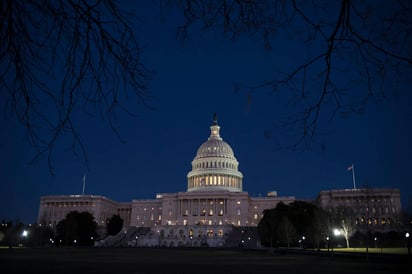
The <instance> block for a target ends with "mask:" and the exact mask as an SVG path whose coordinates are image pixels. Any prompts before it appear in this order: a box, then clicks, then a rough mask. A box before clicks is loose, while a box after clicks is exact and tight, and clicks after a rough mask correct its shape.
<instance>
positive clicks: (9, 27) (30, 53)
mask: <svg viewBox="0 0 412 274" xmlns="http://www.w3.org/2000/svg"><path fill="white" fill-rule="evenodd" d="M129 19H132V15H131V14H128V13H125V12H124V11H121V10H119V8H118V7H117V5H116V4H115V3H114V2H113V1H110V0H107V1H100V0H95V1H87V0H69V1H64V0H59V1H46V0H44V1H41V0H37V1H36V0H5V1H1V3H0V39H1V41H2V43H1V44H0V96H2V97H4V98H5V99H6V100H4V102H5V103H4V107H5V115H6V116H8V115H16V117H17V118H18V120H19V121H20V123H22V124H23V125H24V126H25V128H26V135H27V138H28V140H29V142H30V143H31V144H32V145H33V146H34V147H35V148H36V149H37V153H36V155H35V157H34V158H33V160H36V159H38V158H39V157H41V156H42V155H44V154H46V155H47V158H48V163H49V168H50V171H51V172H52V173H53V165H52V156H53V149H54V148H55V146H56V142H57V141H58V140H59V139H60V137H61V136H63V135H69V136H70V138H71V139H72V145H71V149H72V150H73V152H75V153H76V152H77V150H78V149H79V150H80V154H81V156H82V158H83V160H84V161H85V163H86V164H87V157H86V150H85V147H84V145H83V143H82V139H81V137H80V134H79V132H78V131H77V127H76V121H75V119H74V116H73V113H75V112H76V111H78V110H83V111H84V112H85V113H88V114H91V113H94V112H95V110H96V109H97V110H98V111H99V112H100V114H101V115H102V117H105V119H106V120H107V121H108V123H109V126H110V127H111V129H112V130H113V131H114V132H115V133H116V134H117V135H119V133H118V128H117V125H116V119H115V117H116V114H117V113H118V112H119V111H126V112H128V113H133V111H130V110H129V106H128V105H124V104H122V102H130V101H133V100H134V101H135V102H137V103H140V104H145V103H146V100H147V98H148V96H149V94H148V93H147V91H146V84H147V81H148V80H149V73H148V70H147V69H146V68H145V66H144V65H143V64H142V62H141V57H140V47H139V43H138V41H137V38H136V36H135V34H134V31H133V24H132V23H131V21H130V20H129ZM125 98H126V99H127V100H123V99H125Z"/></svg>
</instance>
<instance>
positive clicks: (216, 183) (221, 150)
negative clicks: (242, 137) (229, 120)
mask: <svg viewBox="0 0 412 274" xmlns="http://www.w3.org/2000/svg"><path fill="white" fill-rule="evenodd" d="M219 131H220V126H219V125H218V124H217V120H216V116H215V118H214V121H213V124H212V126H211V127H210V137H209V138H208V139H207V141H206V142H204V143H203V144H202V145H201V146H200V147H199V149H198V150H197V153H196V156H195V158H194V159H193V161H192V171H190V172H189V173H188V174H187V178H188V191H197V190H219V189H222V190H229V191H242V178H243V175H242V173H240V172H239V171H238V165H239V162H238V161H237V159H236V157H235V155H234V153H233V150H232V148H231V147H230V145H229V144H228V143H226V142H225V141H223V139H222V138H221V137H220V133H219Z"/></svg>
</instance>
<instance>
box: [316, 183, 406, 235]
mask: <svg viewBox="0 0 412 274" xmlns="http://www.w3.org/2000/svg"><path fill="white" fill-rule="evenodd" d="M400 196H401V195H400V191H399V189H395V188H360V189H359V188H358V189H336V190H324V191H321V192H320V193H319V195H318V197H317V199H316V203H317V205H318V206H319V207H321V208H323V209H325V210H328V211H332V210H333V209H336V208H345V207H348V208H351V209H352V210H353V213H354V216H353V217H354V223H355V224H356V225H357V229H358V230H366V229H370V230H376V231H389V230H396V228H398V227H399V226H400V224H401V218H400V217H401V200H400Z"/></svg>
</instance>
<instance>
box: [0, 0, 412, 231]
mask: <svg viewBox="0 0 412 274" xmlns="http://www.w3.org/2000/svg"><path fill="white" fill-rule="evenodd" d="M148 2H149V3H151V1H148ZM131 9H135V7H131ZM136 13H137V15H138V17H139V18H140V19H141V21H140V23H139V24H138V28H137V29H136V31H137V34H138V37H139V39H140V44H141V45H142V57H143V61H144V63H145V65H146V66H147V67H148V68H149V69H151V70H152V75H151V77H152V79H151V81H150V83H149V86H148V91H149V92H150V94H151V96H152V97H151V98H150V99H149V100H148V101H147V103H148V105H149V107H145V106H143V105H136V109H135V112H136V113H137V114H138V115H137V117H132V116H128V115H127V114H122V115H119V116H118V125H119V133H120V136H121V138H122V140H119V138H118V137H117V136H116V135H115V134H114V133H113V132H112V131H111V129H110V127H109V126H108V124H107V122H106V121H104V120H103V119H101V117H100V116H99V115H96V116H95V117H91V116H87V115H82V114H81V113H79V114H78V117H77V119H76V121H75V122H76V126H77V127H78V129H79V132H80V134H81V138H82V141H83V143H84V145H85V147H86V150H87V157H88V168H86V167H85V165H84V161H83V160H82V158H81V156H80V155H78V156H76V155H74V154H73V152H72V151H71V150H70V149H68V147H69V146H70V139H69V138H68V137H67V138H66V137H62V138H61V139H60V140H59V143H58V146H57V147H56V149H55V151H54V153H53V158H52V160H53V165H54V171H55V175H54V176H52V175H51V174H50V171H49V168H48V166H47V159H46V157H42V158H40V159H39V160H38V161H37V162H36V163H34V164H28V162H29V161H30V159H31V158H32V157H33V155H34V153H35V150H34V149H33V148H32V147H30V145H29V144H28V143H27V139H25V135H24V129H23V128H22V127H21V125H19V124H18V123H17V122H16V121H15V120H13V119H12V118H10V117H8V116H6V117H4V116H2V118H1V120H0V128H1V131H0V219H7V220H17V219H18V220H21V221H23V222H26V223H29V222H35V221H36V219H37V212H38V208H39V200H40V197H41V196H43V195H65V194H81V192H82V179H83V176H84V174H86V189H85V193H86V194H94V195H103V196H106V197H108V198H109V199H113V200H115V201H119V202H130V201H131V200H132V199H143V198H148V199H149V198H150V199H152V198H154V197H155V195H156V193H169V192H172V193H173V192H178V191H185V190H186V187H187V180H186V174H187V173H188V172H189V171H190V170H191V161H192V160H193V158H194V157H195V155H196V152H197V149H198V147H199V146H200V145H201V144H202V143H203V142H204V141H206V140H207V138H208V137H209V135H210V128H209V127H210V126H211V124H212V122H213V114H214V113H216V114H217V117H218V123H219V125H220V126H221V130H220V134H221V137H222V138H223V140H225V141H226V142H227V143H228V144H229V145H230V146H231V147H232V149H233V151H234V153H235V157H236V158H237V160H238V161H239V171H241V172H242V173H243V175H244V179H243V189H244V191H247V192H249V194H250V195H253V196H258V195H262V196H263V195H266V192H268V191H272V190H275V191H277V192H278V195H279V196H295V197H296V198H297V199H314V198H316V196H317V194H318V193H319V191H321V190H328V189H344V188H352V185H353V184H352V173H351V172H349V171H348V170H347V168H348V166H349V165H351V164H352V163H354V166H355V175H356V182H357V186H358V187H364V186H366V185H368V186H370V187H388V188H399V189H400V190H401V200H402V207H403V208H405V209H409V210H410V209H411V207H412V183H411V180H410V178H411V177H410V169H411V167H412V166H411V163H412V157H411V155H412V146H411V144H410V142H411V140H412V130H411V118H412V95H411V92H410V85H409V86H407V85H406V84H405V85H404V86H400V88H399V92H398V93H397V95H396V96H392V97H390V98H388V99H385V100H380V101H379V100H377V101H376V102H371V103H369V104H368V105H367V106H366V108H365V111H364V112H363V113H362V114H350V115H346V116H341V115H336V116H335V117H334V118H333V119H329V117H327V118H325V119H323V120H322V121H321V122H320V124H319V131H318V134H317V136H316V139H315V142H314V143H313V144H312V146H311V148H310V149H308V150H301V149H298V150H292V149H285V148H284V146H286V145H287V144H288V141H290V135H289V134H285V133H284V132H283V130H282V128H279V127H276V125H277V124H278V123H279V121H280V119H281V118H283V117H285V116H287V115H291V114H293V113H295V112H296V111H298V109H297V107H296V106H295V105H293V104H290V103H288V102H287V101H286V102H285V100H283V99H284V98H283V97H282V95H279V94H275V93H272V92H271V90H270V89H261V90H259V91H257V92H254V93H249V92H247V91H244V90H240V91H237V89H235V88H234V86H236V84H237V83H240V84H244V85H256V84H259V83H262V82H264V81H266V80H268V79H272V78H273V77H276V75H277V73H279V72H280V71H286V70H288V69H289V68H291V67H292V65H293V64H297V63H296V62H299V60H298V59H299V58H297V55H299V54H298V53H299V52H301V51H304V48H303V47H302V45H299V44H296V43H292V42H290V41H289V40H288V38H287V37H283V36H280V37H275V38H273V44H272V46H273V48H272V50H265V49H264V47H263V46H262V43H261V42H260V41H255V40H253V39H249V38H248V36H246V35H245V36H241V37H239V38H238V40H236V41H234V42H233V41H230V40H229V39H225V38H223V37H222V36H220V35H217V34H216V33H214V32H206V33H198V34H196V33H194V34H192V36H190V37H189V39H188V40H187V41H186V42H185V44H184V45H183V46H182V43H181V42H180V41H179V40H177V39H176V26H177V23H178V22H180V21H179V19H177V18H178V16H177V15H175V14H173V13H167V12H165V14H160V13H159V8H158V7H157V6H156V4H153V3H152V4H148V3H147V6H144V7H139V9H136ZM159 14H160V15H161V16H159ZM159 17H161V18H159ZM300 47H302V48H300ZM347 77H348V76H347V75H342V81H343V80H344V79H345V80H346V78H347ZM348 80H349V79H348ZM358 88H359V89H361V88H362V87H358ZM355 91H356V89H355ZM1 107H3V106H1ZM294 134H299V133H298V132H295V133H294Z"/></svg>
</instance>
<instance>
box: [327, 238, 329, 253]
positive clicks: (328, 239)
mask: <svg viewBox="0 0 412 274" xmlns="http://www.w3.org/2000/svg"><path fill="white" fill-rule="evenodd" d="M326 247H327V248H328V252H329V236H326Z"/></svg>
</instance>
